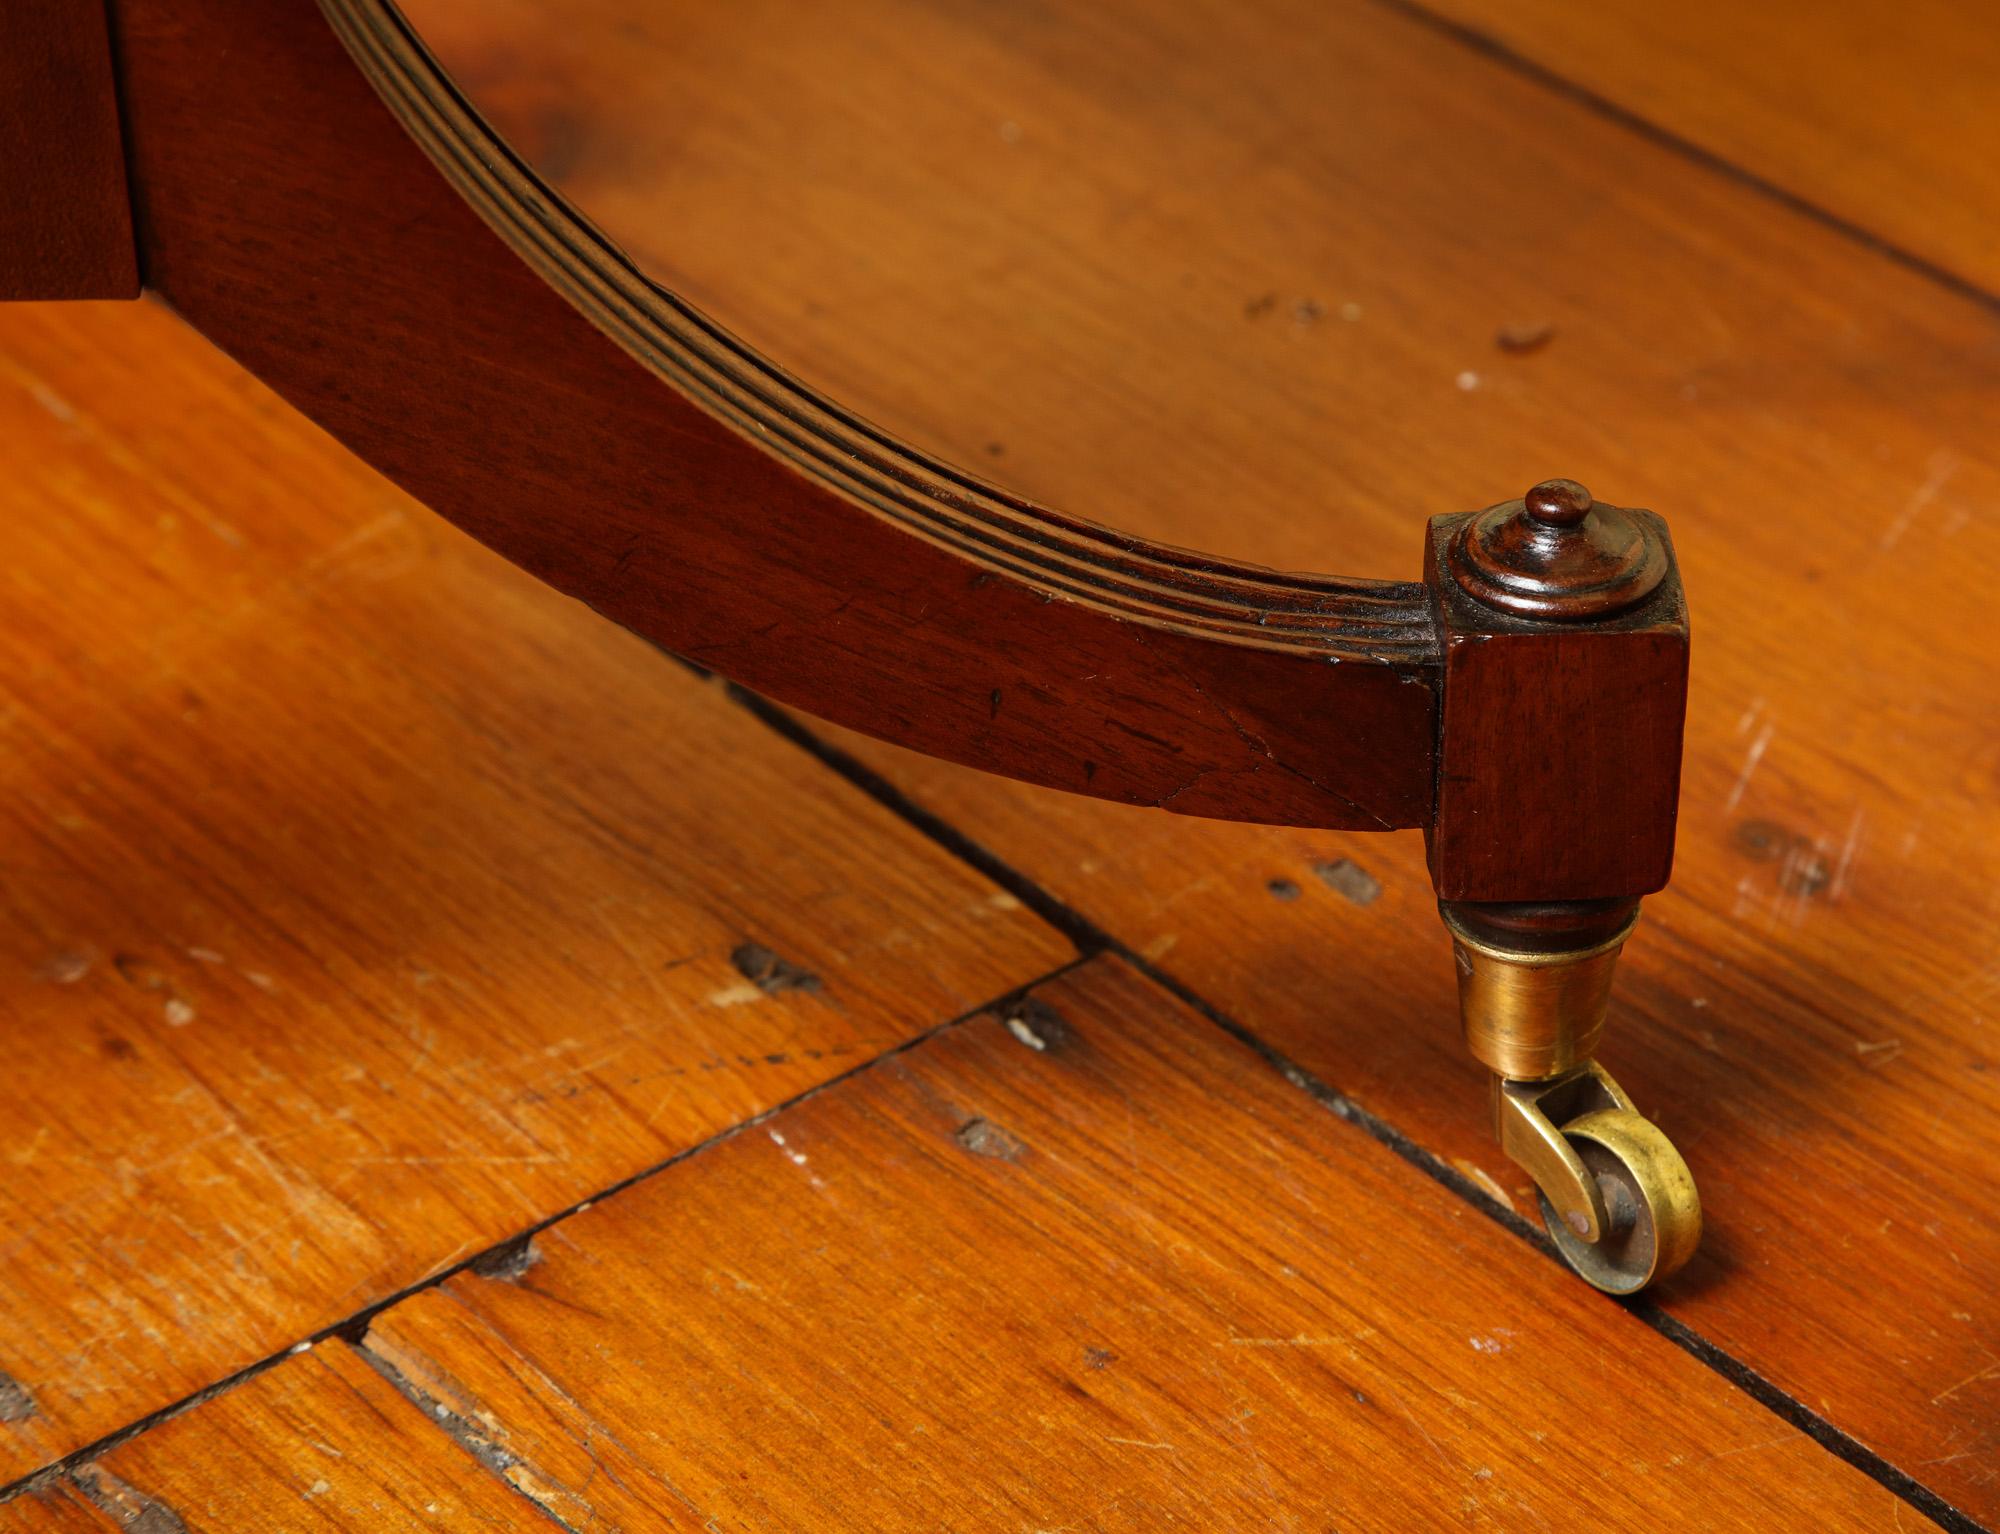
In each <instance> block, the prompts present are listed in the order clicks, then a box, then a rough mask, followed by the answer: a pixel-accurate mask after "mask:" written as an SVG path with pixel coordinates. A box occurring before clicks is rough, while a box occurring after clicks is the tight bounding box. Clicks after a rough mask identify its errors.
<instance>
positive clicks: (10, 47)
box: [0, 0, 139, 299]
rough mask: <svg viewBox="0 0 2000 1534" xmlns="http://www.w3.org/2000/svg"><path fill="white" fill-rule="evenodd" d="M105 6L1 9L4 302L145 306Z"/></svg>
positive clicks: (74, 2) (26, 1)
mask: <svg viewBox="0 0 2000 1534" xmlns="http://www.w3.org/2000/svg"><path fill="white" fill-rule="evenodd" d="M138 293H139V264H138V258H137V256H136V254H135V252H134V247H133V243H132V210H131V203H130V202H129V200H128V199H127V197H126V191H125V153H124V149H123V148H122V146H121V145H120V143H119V132H118V92H117V89H116V87H115V85H114V83H113V80H112V73H111V49H110V45H109V41H108V39H107V36H106V32H105V24H104V8H103V6H102V4H100V3H99V0H6V4H4V5H0V298H24V299H26V298H135V297H137V296H138Z"/></svg>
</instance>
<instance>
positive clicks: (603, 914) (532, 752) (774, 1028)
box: [0, 305, 1071, 1484]
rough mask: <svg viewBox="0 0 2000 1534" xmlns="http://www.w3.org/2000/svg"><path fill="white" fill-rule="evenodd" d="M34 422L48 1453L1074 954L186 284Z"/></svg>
mask: <svg viewBox="0 0 2000 1534" xmlns="http://www.w3.org/2000/svg"><path fill="white" fill-rule="evenodd" d="M0 435H4V437H5V439H6V440H7V441H8V442H9V443H10V444H12V452H13V456H12V459H11V472H10V474H9V477H8V479H7V482H6V484H5V487H4V489H0V500H4V507H0V515H4V517H5V519H6V523H7V526H8V528H9V530H10V531H9V535H8V545H7V558H6V560H5V562H4V565H0V676H4V678H5V680H4V683H0V688H4V691H0V787H3V789H4V791H0V845H4V846H5V848H6V849H7V850H6V853H5V864H6V876H5V879H4V882H0V1019H4V1025H5V1027H6V1029H7V1030H8V1031H9V1032H10V1034H11V1035H12V1036H13V1037H14V1038H16V1039H17V1040H18V1041H20V1047H18V1048H17V1049H16V1050H14V1051H13V1052H12V1054H11V1056H10V1065H9V1069H8V1070H7V1071H6V1072H5V1073H4V1074H0V1126H4V1128H0V1172H4V1175H0V1484H4V1483H5V1482H6V1481H9V1480H11V1479H13V1478H14V1477H16V1476H19V1475H22V1474H25V1473H27V1472H30V1471H33V1470H34V1469H36V1468H37V1467H38V1466H40V1465H42V1464H43V1463H45V1462H46V1461H48V1460H49V1459H51V1458H53V1457H55V1456H57V1455H61V1454H64V1453H67V1452H69V1451H70V1450H73V1449H75V1448H77V1447H78V1446H80V1445H83V1444H87V1443H89V1442H92V1441H93V1440H95V1439H97V1438H98V1437H100V1436H101V1435H103V1434H105V1433H108V1432H110V1431H111V1430H113V1429H115V1428H118V1427H121V1426H123V1425H124V1424H126V1423H128V1422H130V1421H132V1420H134V1419H136V1418H138V1417H140V1416H142V1415H144V1414H145V1413H147V1412H149V1411H152V1410H154V1409H157V1408H159V1407H162V1406H165V1405H167V1404H168V1403H170V1402H172V1401H174V1400H176V1399H178V1398H180V1397H182V1396H184V1395H186V1394H188V1393H189V1392H191V1391H194V1390H196V1389H198V1388H200V1387H202V1386H206V1385H208V1384H211V1383H213V1382H214V1381H216V1380H218V1379H220V1378H223V1377H225V1376H227V1375H228V1374H230V1373H232V1372H234V1371H235V1370H236V1369H239V1368H241V1367H243V1366H244V1365H246V1364H249V1363H251V1362H252V1361H254V1360H256V1359H258V1358H260V1357H263V1356H266V1355H268V1354H269V1353H271V1352H273V1351H275V1350H277V1349H280V1348H283V1347H285V1346H286V1345H288V1344H290V1343H292V1342H294V1341H296V1340H297V1339H299V1338H301V1337H304V1336H307V1335H310V1334H312V1333H313V1332H315V1331H317V1330H319V1329H320V1328H323V1327H325V1326H328V1325H330V1324H332V1323H334V1322H336V1321H339V1320H341V1319H342V1318H344V1317H347V1316H349V1315H352V1314H353V1313H355V1312H356V1311H358V1310H360V1309H361V1308H363V1307H365V1306H366V1305H368V1304H370V1303H372V1302H376V1301H379V1300H381V1299H383V1298H384V1297H386V1296H388V1295H390V1294H393V1293H395V1292H396V1291H398V1290H399V1289H401V1288H403V1287H405V1286H407V1285H409V1284H411V1283H413V1282H415V1281H417V1280H418V1279H420V1278H422V1277H424V1276H425V1275H427V1274H431V1273H434V1272H436V1271H437V1270H438V1269H439V1268H440V1267H442V1266H446V1265H449V1264H451V1263H453V1262H456V1261H459V1260H461V1259H463V1258H465V1257H466V1256H468V1255H469V1254H472V1253H474V1252H477V1251H479V1250H480V1249H481V1248H483V1247H485V1246H488V1245H490V1244H491V1243H494V1242H497V1241H500V1240H503V1239H505V1238H506V1237H508V1236H511V1235H513V1234H514V1233H516V1232H517V1231H519V1230H521V1229H522V1228H524V1227H525V1226H527V1225H529V1224H531V1223H533V1222H535V1221H537V1220H539V1219H542V1218H546V1217H547V1216H549V1215H552V1214H554V1213H556V1212H557V1211H559V1210H561V1209H563V1208H566V1207H568V1206H569V1205H571V1204H573V1203H575V1202H576V1201H578V1200H580V1199H585V1198H588V1197H590V1196H591V1195H592V1194H593V1193H595V1192H597V1191H598V1190H600V1189H602V1188H604V1187H605V1186H607V1185H609V1184H611V1183H614V1182H616V1181H618V1180H620V1179H622V1178H626V1177H629V1176H631V1175H633V1174H634V1173H637V1172H639V1171H641V1170H643V1169H645V1168H647V1167H649V1166H652V1165H654V1164H656V1163H658V1162H659V1161H661V1160H663V1159H665V1158H666V1157H669V1156H671V1155H673V1154H674V1153H676V1152H677V1151H679V1150H682V1149H684V1148H686V1147H687V1146H688V1145H690V1144H693V1143H695V1142H697V1141H699V1140H701V1139H703V1138H705V1137H706V1136H708V1135H711V1134H713V1133H715V1132H716V1131H717V1130H719V1129H722V1128H725V1127H727V1126H728V1125H730V1124H734V1123H736V1122H738V1121H740V1120H741V1119H743V1118H744V1117H746V1116H748V1115H750V1114H753V1113H757V1112H760V1111H762V1110H764V1109H766V1108H769V1107H771V1106H772V1105H773V1104H776V1103H779V1102H782V1101H784V1100H785V1099H787V1098H788V1097H791V1096H793V1095H794V1094H796V1093H798V1092H800V1091H802V1090H804V1089H806V1088H808V1087H810V1086H813V1085H815V1084H817V1083H820V1082H823V1081H825V1080H826V1079H828V1078H829V1077H830V1076H833V1075H835V1074H837V1073H839V1072H841V1071H844V1070H847V1069H850V1068H851V1067H853V1066H854V1065H857V1064H859V1063H860V1062H862V1061H864V1060H866V1059H867V1058H869V1057H870V1056H872V1055H873V1054H875V1053H878V1052H879V1051H881V1050H883V1049H885V1048H888V1047H891V1046H893V1045H895V1044H897V1043H898V1042H900V1041H902V1040H904V1039H906V1038H908V1037H910V1036H911V1035H912V1034H914V1033H917V1032H919V1031H921V1030H923V1029H925V1028H928V1027H931V1026H933V1025H935V1024H936V1023H938V1022H940V1021H942V1020H944V1019H946V1018H949V1017H952V1016H955V1015H958V1014H960V1013H962V1012H964V1011H966V1010H967V1009H969V1008H971V1007H974V1006H977V1005H979V1004H981V1003H982V1002H984V1001H986V1000H989V999H990V998H992V997H993V996H995V995H998V994H1001V993H1002V992H1005V991H1006V990H1008V989H1010V988H1012V987H1015V986H1018V985H1021V984H1023V983H1025V982H1026V981H1028V980H1030V979H1032V978H1034V977H1035V976H1037V975H1040V974H1042V973H1045V972H1046V971H1047V970H1048V969H1050V968H1051V967H1053V966H1055V965H1058V964H1061V963H1063V962H1065V960H1066V959H1067V958H1068V957H1069V956H1070V954H1071V949H1070V947H1069V945H1068V944H1067V943H1066V942H1064V941H1063V940H1062V939H1060V938H1059V937H1057V936H1056V935H1055V934H1054V933H1053V932H1051V931H1050V930H1049V929H1047V928H1046V927H1044V926H1043V925H1042V924H1041V923H1040V922H1038V921H1036V920H1035V919H1034V918H1032V917H1031V916H1030V915H1029V914H1028V913H1026V912H1024V911H1022V910H1021V909H1020V908H1019V907H1018V906H1017V904H1016V903H1015V901H1014V900H1013V899H1012V897H1010V896H1008V895H1006V894H1004V893H1003V892H1001V891H999V890H997V889H995V888H994V887H993V886H992V885H990V884H988V883H986V882H985V881H983V880H981V879H979V878H978V877H976V876H974V875H972V874H971V873H969V872H968V871H967V870H966V869H965V868H964V867H963V866H962V865H960V864H958V863H956V862H954V861H953V860H951V859H950V858H948V857H947V856H945V855H944V854H943V853H941V852H939V851H938V850H936V849H935V848H934V847H932V846H930V845H929V844H928V843H926V842H924V841H923V840H922V839H921V838H919V837H918V836H917V835H916V834H915V833H913V832H911V831H910V830H909V829H908V828H906V827H905V826H903V825H902V824H900V823H899V822H897V821H896V820H894V819H893V818H892V817H890V816H889V815H887V814H885V813H883V812H881V811H879V810H877V809H875V808H874V807H872V806H871V805H869V804H868V802H867V801H866V800H865V799H864V798H862V797H861V796H860V795H858V794H856V793H854V792H852V791H849V790H848V789H846V788H845V787H844V786H842V785H840V784H839V783H838V782H837V781H835V780H833V779H832V778H831V777H830V776H829V775H828V774H826V773H825V772H824V771H823V770H821V769H820V768H819V767H818V766H817V765H816V764H815V763H813V762H812V761H811V760H810V758H808V757H806V756H805V755H803V754H802V753H800V752H798V751H797V750H796V749H795V748H793V747H792V746H790V745H787V744H785V743H783V742H781V741H779V740H777V739H776V738H775V737H773V736H772V735H771V734H770V733H769V732H768V731H767V730H766V729H765V728H764V727H762V726H761V725H759V724H757V723H756V722H755V721H753V720H751V719H750V718H749V717H748V716H747V715H745V714H744V712H743V711H742V710H741V709H740V708H737V707H736V706H734V705H732V704H731V703H729V702H728V700H727V699H726V698H724V697H723V696H722V695H721V693H720V691H719V690H718V689H716V688H715V687H714V686H712V685H710V684H706V683H704V682H702V681H700V680H698V679H696V678H695V677H694V676H693V675H691V674H690V673H689V672H687V671H686V670H685V669H684V668H682V667H680V666H677V665H676V664H674V663H673V662H672V661H670V660H668V659H667V658H665V657H663V656H661V655H660V654H659V653H658V652H656V651H654V650H652V649H650V648H648V647H647V646H645V645H644V644H642V643H640V642H639V641H637V640H635V639H633V638H632V637H631V636H629V635H626V634H623V633H622V632H620V631H619V630H617V629H615V628H613V627H612V626H611V625H608V624H605V623H602V622H601V621H599V620H597V619H596V618H595V617H594V616H593V615H592V614H590V613H589V612H587V611H586V610H585V609H583V608H582V607H580V606H578V605H576V604H573V603H570V602H567V601H565V600H563V599H562V598H560V597H558V596H556V595H555V594H554V593H552V592H549V591H548V590H546V589H545V588H543V587H541V586H539V585H537V584H536V583H534V582H533V581H531V580H530V579H529V578H528V577H526V576H525V575H523V574H521V573H520V572H518V571H515V570H513V569H512V568H511V567H509V566H507V565H506V564H505V563H504V562H502V561H501V560H499V559H498V558H497V557H496V556H493V555H491V554H488V553H487V552H485V551H483V550H481V549H478V548H477V547H476V546H475V545H473V544H472V543H471V542H470V541H469V540H468V539H466V538H464V537H463V536H462V535H460V534H458V533H456V532H453V531H451V530H450V529H448V528H446V527H445V526H444V525H443V524H441V523H439V522H437V521H436V520H435V519H434V518H432V517H430V516H429V515H428V514H427V513H425V512H423V511H422V510H421V509H419V508H417V507H414V506H413V505H412V504H411V503H410V502H408V501H407V500H405V499H404V498H403V497H402V496H401V495H399V494H397V493H396V492H395V491H393V490H392V489H391V488H390V487H389V486H387V485H386V484H385V483H384V482H383V481H381V480H380V479H379V478H377V477H376V476H375V475H373V474H372V473H370V472H368V471H367V470H365V469H363V468H362V467H361V466H360V465H358V464H357V463H355V462H354V461H353V460H352V459H351V458H349V457H348V456H347V455H346V454H345V453H344V452H342V451H341V450H340V449H339V448H338V447H336V446H335V445H334V444H333V443H331V442H330V441H329V440H328V439H327V438H325V437H324V436H323V435H322V434H321V433H319V432H318V431H317V430H316V429H314V428H312V427H311V426H309V425H308V424H306V423H305V422H304V421H303V420H301V419H300V418H299V417H298V416H296V415H295V414H294V413H293V412H292V411H290V410H289V409H288V408H287V407H285V406H284V405H283V404H282V403H281V402H279V401H278V400H276V399H275V398H273V397H272V396H271V395H270V394H269V393H268V392H267V391H266V390H264V389H263V388H261V387H260V386H258V385H256V384H255V383H254V382H253V381H251V380H250V379H248V378H247V377H246V376H245V375H244V374H243V373H242V372H241V370H240V369H238V368H236V367H235V366H233V365H232V364H230V363H228V362H227V361H226V360H225V359H224V358H222V357H221V356H220V355H219V354H218V353H216V352H215V351H214V350H213V349H212V348H210V347H209V346H208V345H207V344H206V343H205V342H203V341H202V340H201V339H200V338H199V337H198V336H196V335H195V334H193V332H191V331H190V330H188V329H187V328H186V327H185V326H183V325H182V324H180V323H179V322H177V321H176V320H174V319H173V318H172V317H171V316H169V315H168V314H166V313H165V312H164V311H162V310H161V309H159V308H158V307H156V306H153V305H134V306H121V307H109V306H107V307H86V306H76V307H70V308H63V309H56V308H26V307H23V308H14V309H8V310H5V311H0ZM760 949H761V950H765V951H767V952H766V953H762V954H760V953H759V952H758V950H760ZM785 966H789V968H787V967H785Z"/></svg>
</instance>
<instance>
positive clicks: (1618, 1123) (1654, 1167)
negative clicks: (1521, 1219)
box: [1541, 1108, 1701, 1294]
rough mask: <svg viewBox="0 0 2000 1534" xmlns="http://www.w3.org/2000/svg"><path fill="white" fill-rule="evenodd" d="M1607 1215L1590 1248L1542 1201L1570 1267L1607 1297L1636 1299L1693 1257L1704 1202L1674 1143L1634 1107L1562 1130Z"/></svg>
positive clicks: (1594, 1116)
mask: <svg viewBox="0 0 2000 1534" xmlns="http://www.w3.org/2000/svg"><path fill="white" fill-rule="evenodd" d="M1562 1137H1563V1139H1564V1140H1565V1141H1567V1142H1568V1143H1569V1145H1570V1146H1571V1147H1572V1148H1573V1149H1574V1150H1575V1152H1576V1155H1577V1157H1578V1159H1579V1160H1581V1161H1582V1163H1583V1169H1584V1172H1585V1173H1586V1174H1587V1175H1588V1176H1589V1177H1590V1178H1591V1180H1592V1181H1593V1182H1594V1183H1595V1185H1596V1189H1597V1194H1598V1197H1599V1199H1600V1200H1601V1201H1602V1205H1603V1208H1604V1221H1603V1224H1602V1226H1601V1227H1600V1232H1599V1235H1598V1238H1597V1239H1596V1240H1595V1241H1587V1240H1585V1239H1584V1238H1583V1237H1582V1236H1580V1235H1579V1234H1577V1232H1576V1229H1575V1228H1574V1226H1573V1225H1572V1223H1571V1222H1570V1221H1569V1220H1566V1219H1564V1218H1563V1217H1562V1216H1561V1215H1559V1214H1557V1213H1556V1209H1555V1206H1554V1205H1553V1204H1552V1203H1550V1202H1549V1196H1548V1194H1546V1193H1543V1194H1541V1205H1542V1222H1543V1223H1544V1224H1545V1225H1546V1226H1547V1227H1548V1232H1549V1238H1550V1239H1551V1240H1552V1241H1554V1242H1555V1244H1556V1250H1557V1251H1559V1252H1561V1253H1562V1256H1563V1261H1565V1262H1567V1263H1568V1264H1569V1265H1570V1266H1571V1267H1572V1268H1574V1269H1575V1270H1576V1271H1577V1273H1578V1275H1579V1276H1581V1277H1582V1278H1583V1280H1584V1281H1585V1282H1586V1283H1588V1284H1591V1285H1592V1286H1594V1287H1596V1288H1598V1289H1602V1290H1603V1291H1604V1292H1605V1293H1606V1294H1636V1293H1638V1291H1639V1290H1641V1289H1643V1288H1645V1287H1646V1285H1648V1284H1650V1283H1652V1282H1653V1280H1654V1279H1657V1278H1665V1277H1666V1276H1667V1275H1668V1274H1669V1273H1672V1272H1673V1271H1674V1270H1675V1269H1676V1268H1678V1267H1680V1265H1681V1264H1682V1263H1684V1262H1686V1261H1687V1260H1688V1258H1690V1257H1692V1256H1693V1255H1694V1249H1695V1247H1696V1246H1697V1245H1699V1244H1700V1242H1701V1196H1700V1194H1698V1193H1697V1192H1696V1191H1695V1186H1694V1178H1693V1177H1692V1176H1691V1175H1690V1174H1689V1172H1688V1169H1687V1163H1686V1162H1685V1161H1683V1160H1681V1153H1680V1152H1679V1151H1677V1150H1675V1149H1674V1142H1673V1141H1671V1140H1669V1139H1668V1138H1667V1137H1666V1135H1665V1134H1663V1133H1661V1131H1660V1127H1659V1125H1657V1124H1655V1123H1653V1121H1652V1120H1650V1119H1646V1118H1641V1117H1640V1116H1639V1115H1638V1114H1637V1113H1634V1112H1632V1111H1631V1110H1630V1109H1628V1108H1605V1109H1601V1110H1599V1111H1598V1112H1596V1113H1586V1114H1584V1115H1583V1116H1582V1117H1581V1118H1578V1119H1572V1120H1571V1121H1570V1122H1569V1123H1567V1124H1565V1125H1563V1128H1562Z"/></svg>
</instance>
